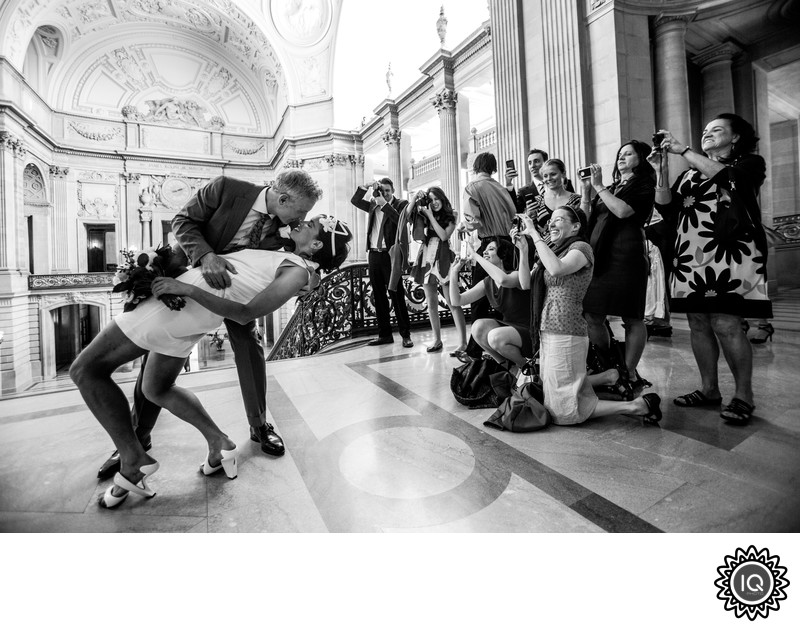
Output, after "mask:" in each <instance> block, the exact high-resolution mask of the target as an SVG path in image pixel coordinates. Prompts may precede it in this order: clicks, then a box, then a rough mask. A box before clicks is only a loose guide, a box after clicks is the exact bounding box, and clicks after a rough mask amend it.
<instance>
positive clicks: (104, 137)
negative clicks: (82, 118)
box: [69, 121, 122, 142]
mask: <svg viewBox="0 0 800 631" xmlns="http://www.w3.org/2000/svg"><path fill="white" fill-rule="evenodd" d="M69 126H70V127H71V128H72V129H74V130H75V131H76V132H77V133H78V134H79V135H81V136H83V137H84V138H87V139H89V140H94V141H96V142H107V141H109V140H112V139H113V138H116V137H117V136H122V130H121V129H120V128H119V127H111V128H108V127H106V128H105V129H104V130H103V131H99V130H98V131H93V130H91V129H87V128H86V127H84V126H83V125H80V124H78V123H76V122H74V121H70V122H69Z"/></svg>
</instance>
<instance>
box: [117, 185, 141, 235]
mask: <svg viewBox="0 0 800 631" xmlns="http://www.w3.org/2000/svg"><path fill="white" fill-rule="evenodd" d="M122 177H123V179H124V180H125V208H124V210H123V216H124V217H125V221H124V222H123V225H124V226H125V234H124V235H120V246H119V247H120V249H121V248H122V247H126V248H130V247H131V246H134V245H135V246H136V247H137V248H140V247H142V243H141V241H140V240H139V239H140V234H141V225H140V223H139V188H140V184H139V183H140V182H141V179H142V176H141V174H139V173H123V174H122Z"/></svg>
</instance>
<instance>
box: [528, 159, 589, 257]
mask: <svg viewBox="0 0 800 631" xmlns="http://www.w3.org/2000/svg"><path fill="white" fill-rule="evenodd" d="M539 173H541V176H542V181H543V182H544V186H545V191H544V195H536V196H535V197H531V198H529V199H527V200H526V203H525V214H526V215H528V217H530V218H531V219H532V220H533V223H534V224H535V225H536V227H537V229H538V230H539V234H541V235H542V238H543V239H544V242H545V243H550V229H549V223H550V217H551V216H552V215H553V209H555V208H560V207H561V206H569V207H570V208H574V209H576V210H577V209H578V208H580V205H581V196H580V195H578V194H577V193H571V192H569V191H568V190H567V189H566V188H565V184H566V181H567V168H566V167H565V166H564V163H563V162H562V161H561V160H559V159H558V158H551V159H550V160H547V161H546V162H545V163H544V164H543V165H542V168H541V169H540V170H539Z"/></svg>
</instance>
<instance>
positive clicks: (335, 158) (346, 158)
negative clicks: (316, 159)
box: [324, 153, 355, 167]
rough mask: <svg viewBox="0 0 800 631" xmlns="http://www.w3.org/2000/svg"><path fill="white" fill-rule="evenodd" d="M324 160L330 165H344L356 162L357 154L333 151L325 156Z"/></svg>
mask: <svg viewBox="0 0 800 631" xmlns="http://www.w3.org/2000/svg"><path fill="white" fill-rule="evenodd" d="M324 160H325V162H327V163H328V166H329V167H336V166H339V167H344V166H352V165H353V164H355V156H353V155H349V154H346V153H331V154H329V155H327V156H324Z"/></svg>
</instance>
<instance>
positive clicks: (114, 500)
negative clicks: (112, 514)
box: [100, 462, 159, 508]
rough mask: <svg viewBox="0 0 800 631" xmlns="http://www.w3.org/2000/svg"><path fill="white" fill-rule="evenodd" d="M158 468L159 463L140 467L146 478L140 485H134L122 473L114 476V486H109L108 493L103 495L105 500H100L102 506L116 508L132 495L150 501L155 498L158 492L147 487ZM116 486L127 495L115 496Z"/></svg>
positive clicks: (140, 481)
mask: <svg viewBox="0 0 800 631" xmlns="http://www.w3.org/2000/svg"><path fill="white" fill-rule="evenodd" d="M158 467H159V464H158V463H157V462H154V463H153V464H146V465H144V466H143V467H139V471H140V472H141V473H142V474H144V477H143V478H142V479H141V480H139V484H134V483H133V482H131V481H130V480H129V479H128V478H126V477H125V476H124V475H122V474H121V473H116V474H115V475H114V484H112V485H111V486H109V487H108V488H107V489H106V492H105V493H103V498H102V499H101V500H100V506H102V507H103V508H116V507H117V506H119V505H120V504H122V502H124V501H125V500H126V499H127V497H128V495H130V494H131V493H135V494H136V495H141V496H142V497H145V498H148V499H149V498H151V497H154V496H155V494H156V492H155V491H154V490H153V489H151V488H150V487H149V486H148V485H147V478H149V477H150V476H151V475H153V474H154V473H155V472H156V471H158ZM115 485H116V486H118V487H120V488H121V489H124V491H125V493H124V494H123V495H114V494H113V493H112V491H113V489H114V486H115Z"/></svg>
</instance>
